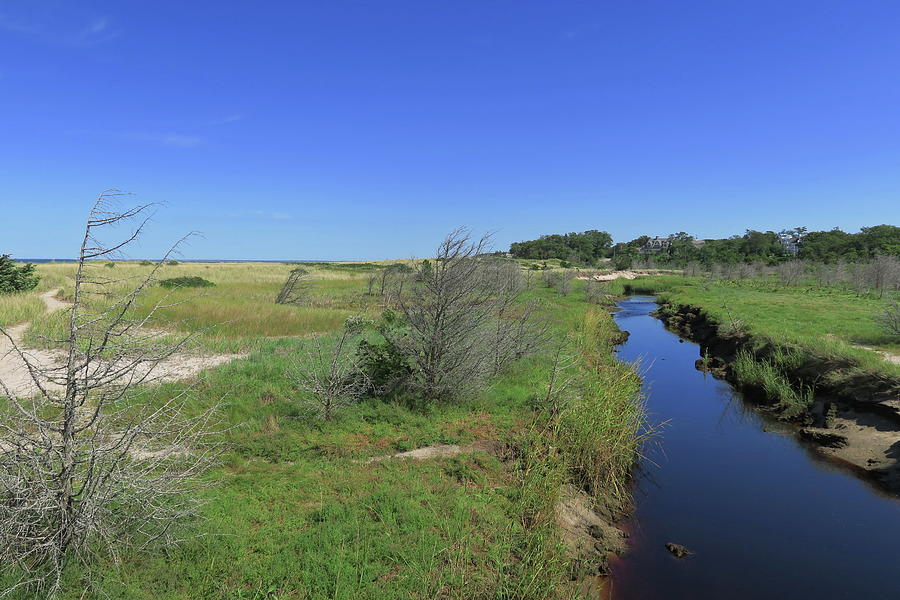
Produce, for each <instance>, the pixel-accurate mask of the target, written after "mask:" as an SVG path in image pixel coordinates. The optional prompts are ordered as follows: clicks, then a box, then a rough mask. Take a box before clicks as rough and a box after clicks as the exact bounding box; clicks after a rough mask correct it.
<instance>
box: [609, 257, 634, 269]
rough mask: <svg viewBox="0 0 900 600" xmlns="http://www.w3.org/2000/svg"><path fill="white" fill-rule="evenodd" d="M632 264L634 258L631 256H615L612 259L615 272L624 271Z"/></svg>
mask: <svg viewBox="0 0 900 600" xmlns="http://www.w3.org/2000/svg"><path fill="white" fill-rule="evenodd" d="M633 262H634V257H633V256H632V255H631V254H625V253H621V254H616V255H615V256H614V257H613V259H612V264H613V268H614V269H616V270H617V271H624V270H625V269H630V268H631V265H632V263H633Z"/></svg>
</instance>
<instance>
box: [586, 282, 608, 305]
mask: <svg viewBox="0 0 900 600" xmlns="http://www.w3.org/2000/svg"><path fill="white" fill-rule="evenodd" d="M607 287H608V285H607V283H606V282H604V281H596V280H593V279H589V280H587V281H585V282H584V288H583V289H584V298H585V300H587V301H588V302H590V303H591V304H603V301H604V300H606V296H607V293H608V289H607Z"/></svg>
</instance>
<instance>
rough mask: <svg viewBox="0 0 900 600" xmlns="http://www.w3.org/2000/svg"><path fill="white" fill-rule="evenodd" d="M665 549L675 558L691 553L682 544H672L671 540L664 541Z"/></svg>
mask: <svg viewBox="0 0 900 600" xmlns="http://www.w3.org/2000/svg"><path fill="white" fill-rule="evenodd" d="M666 550H668V551H669V552H671V553H672V556H674V557H675V558H685V557H686V556H690V555H691V554H693V552H691V551H690V550H688V549H687V548H685V547H684V546H682V545H681V544H673V543H672V542H666Z"/></svg>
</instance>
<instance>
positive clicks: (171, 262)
mask: <svg viewBox="0 0 900 600" xmlns="http://www.w3.org/2000/svg"><path fill="white" fill-rule="evenodd" d="M166 264H167V265H169V266H170V267H177V266H178V265H179V264H181V263H179V262H178V261H177V260H170V261H168V262H166Z"/></svg>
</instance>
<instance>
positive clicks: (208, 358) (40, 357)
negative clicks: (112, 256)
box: [0, 289, 246, 396]
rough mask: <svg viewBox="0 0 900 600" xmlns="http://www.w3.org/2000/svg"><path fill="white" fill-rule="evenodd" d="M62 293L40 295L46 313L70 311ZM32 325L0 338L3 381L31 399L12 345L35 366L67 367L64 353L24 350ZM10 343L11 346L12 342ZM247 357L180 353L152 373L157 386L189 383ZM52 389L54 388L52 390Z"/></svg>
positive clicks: (31, 384) (28, 380)
mask: <svg viewBox="0 0 900 600" xmlns="http://www.w3.org/2000/svg"><path fill="white" fill-rule="evenodd" d="M58 293H59V289H54V290H50V291H47V292H44V293H42V294H41V295H40V298H41V300H42V301H43V302H44V306H46V308H47V313H48V314H49V313H54V312H57V311H59V310H63V309H66V308H69V306H71V304H69V303H68V302H63V301H62V300H59V299H58V298H56V294H58ZM30 325H31V323H20V324H18V325H13V326H12V327H7V328H6V334H7V335H8V336H9V337H7V336H4V335H0V381H2V382H3V384H4V385H5V386H6V387H7V388H8V389H9V390H10V391H11V392H12V393H14V394H16V395H22V396H27V395H32V394H34V393H36V392H37V386H36V385H35V383H34V381H33V380H32V378H31V375H30V374H29V372H28V369H27V367H26V365H25V362H24V361H23V360H22V357H21V356H19V354H18V353H17V352H16V351H15V349H14V348H13V343H14V344H15V345H16V346H18V347H19V349H20V350H21V351H22V353H23V354H25V355H26V356H27V357H28V358H29V359H30V360H31V362H32V363H33V364H38V365H41V366H43V367H52V366H58V365H61V364H63V363H64V361H65V359H66V356H65V354H64V353H63V352H62V351H61V350H40V349H34V348H23V347H22V340H23V338H24V337H25V332H26V331H28V327H29V326H30ZM10 339H11V340H12V342H10ZM245 356H246V354H213V355H194V354H186V353H178V354H174V355H172V356H170V357H169V358H167V359H166V360H164V361H162V362H161V363H159V364H158V365H156V367H155V368H154V369H153V381H154V383H162V382H165V381H177V380H180V379H186V378H188V377H191V376H192V375H194V374H196V373H198V372H200V371H203V370H205V369H209V368H212V367H215V366H218V365H222V364H225V363H228V362H231V361H232V360H234V359H236V358H243V357H245ZM50 387H51V388H52V387H53V386H50Z"/></svg>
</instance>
